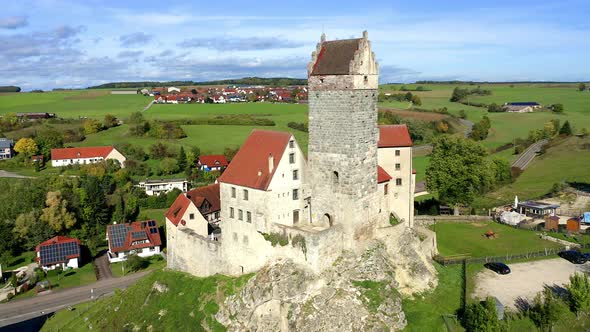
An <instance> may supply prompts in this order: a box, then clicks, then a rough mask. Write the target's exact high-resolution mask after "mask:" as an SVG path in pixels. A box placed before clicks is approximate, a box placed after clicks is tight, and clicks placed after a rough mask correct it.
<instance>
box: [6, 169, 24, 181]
mask: <svg viewBox="0 0 590 332" xmlns="http://www.w3.org/2000/svg"><path fill="white" fill-rule="evenodd" d="M0 178H18V179H30V178H31V177H30V176H24V175H20V174H16V173H12V172H8V171H5V170H2V169H0Z"/></svg>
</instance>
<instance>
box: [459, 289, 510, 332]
mask: <svg viewBox="0 0 590 332" xmlns="http://www.w3.org/2000/svg"><path fill="white" fill-rule="evenodd" d="M463 325H464V326H465V329H466V330H467V331H474V332H478V331H481V332H488V331H489V332H491V331H500V330H501V329H500V321H499V320H498V314H497V313H496V303H495V301H494V299H493V298H491V297H488V298H487V299H486V300H485V301H482V302H477V303H470V304H469V305H468V306H467V308H465V314H464V317H463Z"/></svg>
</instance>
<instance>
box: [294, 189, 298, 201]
mask: <svg viewBox="0 0 590 332" xmlns="http://www.w3.org/2000/svg"><path fill="white" fill-rule="evenodd" d="M297 199H299V189H293V200H297Z"/></svg>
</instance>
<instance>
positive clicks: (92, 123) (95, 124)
mask: <svg viewBox="0 0 590 332" xmlns="http://www.w3.org/2000/svg"><path fill="white" fill-rule="evenodd" d="M101 130H102V124H101V123H100V122H99V121H98V120H96V119H88V120H86V121H84V133H85V134H86V135H90V134H96V133H98V132H99V131H101Z"/></svg>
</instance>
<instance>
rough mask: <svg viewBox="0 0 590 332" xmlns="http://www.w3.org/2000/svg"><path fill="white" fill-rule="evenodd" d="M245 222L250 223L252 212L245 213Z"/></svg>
mask: <svg viewBox="0 0 590 332" xmlns="http://www.w3.org/2000/svg"><path fill="white" fill-rule="evenodd" d="M246 221H247V222H252V212H250V211H247V212H246Z"/></svg>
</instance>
